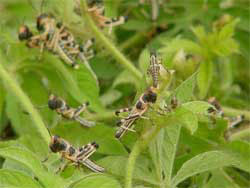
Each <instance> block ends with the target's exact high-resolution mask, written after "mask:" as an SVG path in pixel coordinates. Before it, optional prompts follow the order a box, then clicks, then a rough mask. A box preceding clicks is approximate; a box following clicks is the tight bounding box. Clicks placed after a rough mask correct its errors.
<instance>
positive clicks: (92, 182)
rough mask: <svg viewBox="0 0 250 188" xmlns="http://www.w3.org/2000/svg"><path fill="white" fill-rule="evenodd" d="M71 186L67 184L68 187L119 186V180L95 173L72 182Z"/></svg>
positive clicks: (104, 187) (119, 187) (109, 187)
mask: <svg viewBox="0 0 250 188" xmlns="http://www.w3.org/2000/svg"><path fill="white" fill-rule="evenodd" d="M73 184H74V185H73V186H69V187H70V188H71V187H72V188H82V187H84V188H97V187H98V188H111V187H114V188H121V185H120V184H119V182H118V181H117V180H116V179H114V178H112V177H111V176H105V175H96V174H92V175H89V176H85V177H84V178H83V179H82V180H80V181H78V182H76V183H73Z"/></svg>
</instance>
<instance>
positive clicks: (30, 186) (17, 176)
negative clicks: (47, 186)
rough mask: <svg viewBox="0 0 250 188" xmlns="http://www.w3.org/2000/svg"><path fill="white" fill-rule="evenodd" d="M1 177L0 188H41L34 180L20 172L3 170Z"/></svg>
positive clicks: (0, 171) (0, 173)
mask: <svg viewBox="0 0 250 188" xmlns="http://www.w3.org/2000/svg"><path fill="white" fill-rule="evenodd" d="M0 177H1V178H0V187H5V186H6V187H19V188H41V185H39V183H38V182H37V181H35V180H34V179H33V178H31V177H30V176H27V175H25V174H23V173H21V172H18V171H14V170H8V169H1V170H0Z"/></svg>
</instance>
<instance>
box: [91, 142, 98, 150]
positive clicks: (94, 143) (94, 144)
mask: <svg viewBox="0 0 250 188" xmlns="http://www.w3.org/2000/svg"><path fill="white" fill-rule="evenodd" d="M91 145H92V146H94V147H95V148H96V149H98V148H99V145H98V144H97V143H96V142H95V141H94V142H92V143H91Z"/></svg>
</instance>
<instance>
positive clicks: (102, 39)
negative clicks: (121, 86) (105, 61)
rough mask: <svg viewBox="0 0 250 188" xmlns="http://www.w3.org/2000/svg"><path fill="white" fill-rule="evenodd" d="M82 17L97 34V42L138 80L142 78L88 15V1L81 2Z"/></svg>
mask: <svg viewBox="0 0 250 188" xmlns="http://www.w3.org/2000/svg"><path fill="white" fill-rule="evenodd" d="M81 7H82V15H83V16H84V18H85V20H86V23H87V24H88V26H89V27H90V29H91V30H92V31H93V33H94V34H95V37H96V39H97V40H99V41H100V43H101V44H102V45H104V46H105V47H106V48H107V49H108V50H109V52H110V53H111V54H112V55H113V56H114V58H115V59H116V60H117V61H118V62H119V63H121V64H122V65H123V66H124V67H125V68H126V69H128V70H129V71H130V72H131V73H132V74H133V75H134V76H135V77H136V78H137V79H141V78H142V73H141V72H140V71H139V70H138V69H136V68H135V66H134V65H133V64H132V63H131V62H130V61H129V60H128V59H127V58H126V57H125V56H124V55H123V54H122V53H121V52H120V51H119V50H118V49H117V48H116V47H115V46H114V45H113V44H112V42H111V41H109V39H107V37H105V35H104V34H103V32H101V31H100V30H99V29H98V27H97V26H96V25H95V23H94V22H93V20H92V18H91V16H90V15H89V13H88V6H87V2H86V0H81Z"/></svg>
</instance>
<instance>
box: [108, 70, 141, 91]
mask: <svg viewBox="0 0 250 188" xmlns="http://www.w3.org/2000/svg"><path fill="white" fill-rule="evenodd" d="M120 84H133V85H135V86H136V87H137V88H138V87H139V82H138V79H137V78H135V77H134V76H133V75H132V74H131V73H130V72H129V71H127V70H125V71H123V72H121V73H120V74H119V75H118V76H117V77H116V79H115V80H114V82H113V85H112V87H113V88H115V87H116V86H118V85H120Z"/></svg>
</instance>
